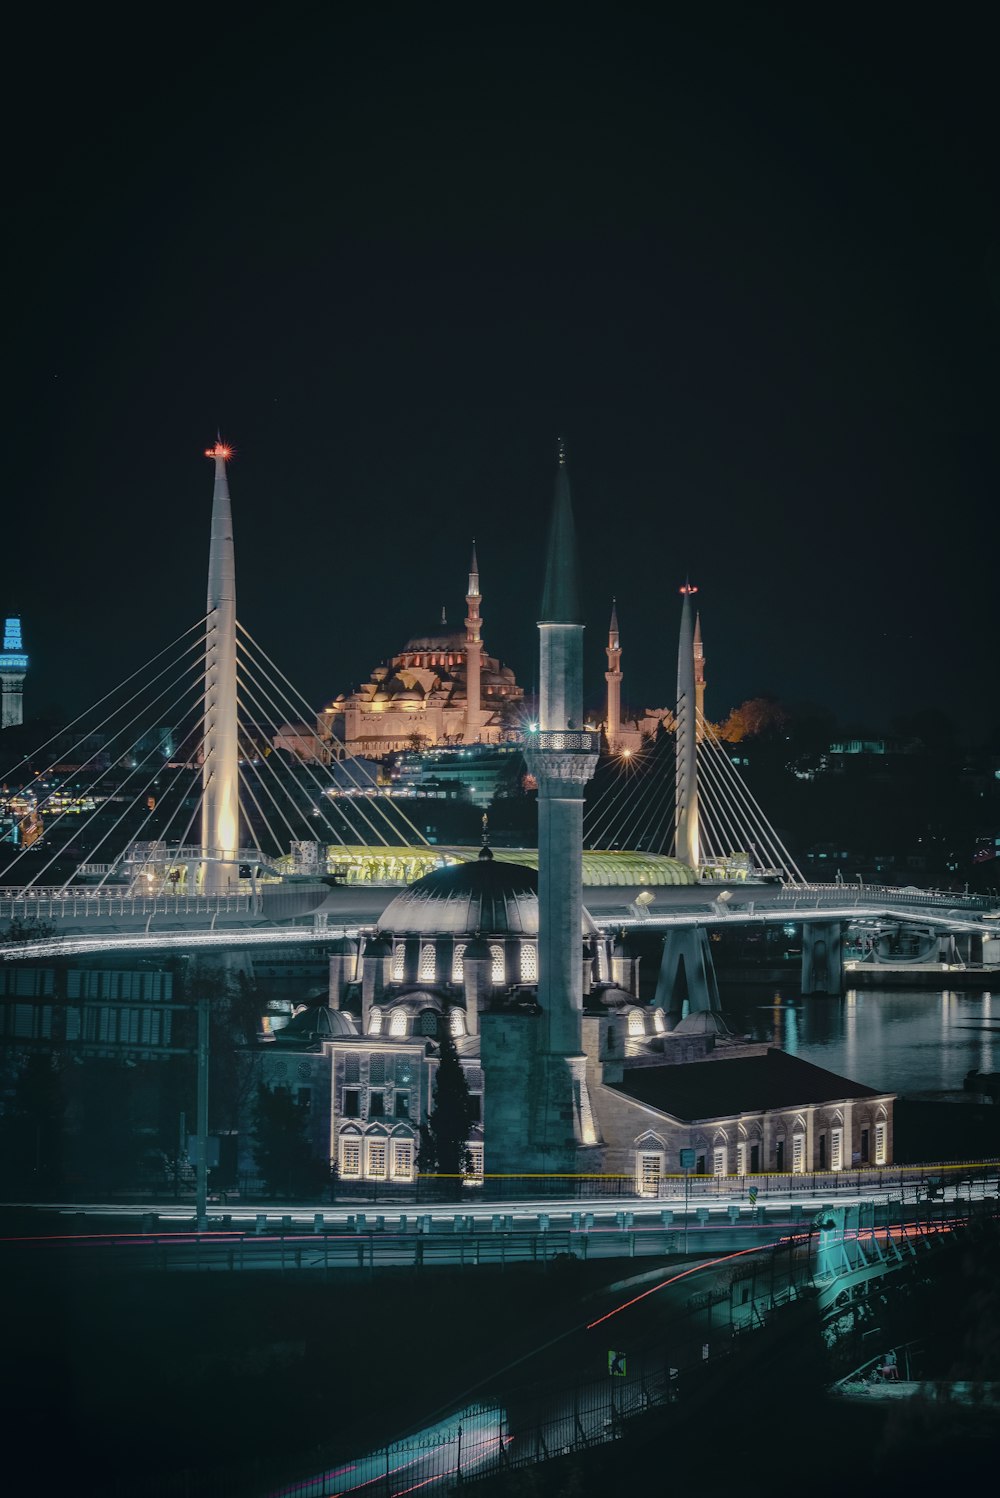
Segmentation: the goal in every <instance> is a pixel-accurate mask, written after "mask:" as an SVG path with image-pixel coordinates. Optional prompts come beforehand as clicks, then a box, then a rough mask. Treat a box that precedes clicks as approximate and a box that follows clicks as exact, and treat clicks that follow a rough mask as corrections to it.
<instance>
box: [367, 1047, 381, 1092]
mask: <svg viewBox="0 0 1000 1498" xmlns="http://www.w3.org/2000/svg"><path fill="white" fill-rule="evenodd" d="M368 1080H369V1082H370V1083H371V1084H372V1086H373V1087H377V1086H381V1084H382V1083H383V1082H384V1081H385V1052H384V1051H373V1052H372V1054H371V1055H370V1056H369V1058H368Z"/></svg>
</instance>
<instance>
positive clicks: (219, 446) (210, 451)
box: [205, 442, 233, 463]
mask: <svg viewBox="0 0 1000 1498" xmlns="http://www.w3.org/2000/svg"><path fill="white" fill-rule="evenodd" d="M232 456H233V450H232V448H231V447H229V446H228V445H227V444H226V443H225V442H217V443H216V444H215V446H214V447H206V449H205V457H206V458H221V459H222V461H223V462H224V463H228V462H229V459H230V458H231V457H232Z"/></svg>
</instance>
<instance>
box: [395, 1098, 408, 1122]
mask: <svg viewBox="0 0 1000 1498" xmlns="http://www.w3.org/2000/svg"><path fill="white" fill-rule="evenodd" d="M393 1112H394V1113H395V1115H396V1117H397V1118H409V1116H410V1094H409V1093H408V1092H397V1093H396V1097H395V1102H394V1107H393Z"/></svg>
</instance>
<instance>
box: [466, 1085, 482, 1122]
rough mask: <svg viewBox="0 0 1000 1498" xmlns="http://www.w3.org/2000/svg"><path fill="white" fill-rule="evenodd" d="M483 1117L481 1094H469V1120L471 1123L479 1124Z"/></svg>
mask: <svg viewBox="0 0 1000 1498" xmlns="http://www.w3.org/2000/svg"><path fill="white" fill-rule="evenodd" d="M482 1117H483V1095H482V1093H481V1092H470V1093H469V1118H470V1119H471V1120H472V1122H473V1123H481V1122H482Z"/></svg>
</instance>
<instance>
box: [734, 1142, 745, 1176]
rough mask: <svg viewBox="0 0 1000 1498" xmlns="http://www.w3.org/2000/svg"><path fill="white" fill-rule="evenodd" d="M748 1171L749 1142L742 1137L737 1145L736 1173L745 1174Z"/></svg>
mask: <svg viewBox="0 0 1000 1498" xmlns="http://www.w3.org/2000/svg"><path fill="white" fill-rule="evenodd" d="M746 1173H747V1142H746V1140H745V1139H741V1140H740V1141H739V1142H738V1143H737V1145H736V1174H737V1175H738V1176H745V1175H746Z"/></svg>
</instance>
